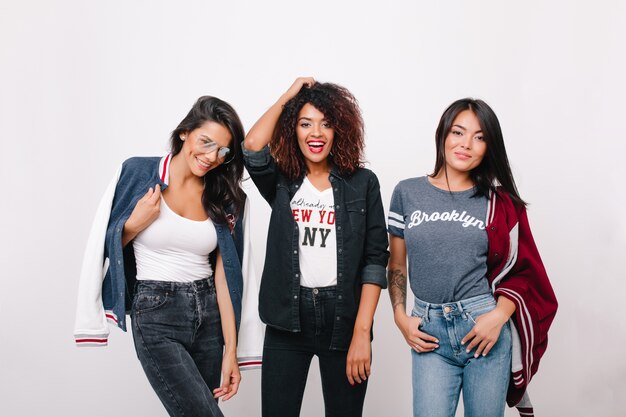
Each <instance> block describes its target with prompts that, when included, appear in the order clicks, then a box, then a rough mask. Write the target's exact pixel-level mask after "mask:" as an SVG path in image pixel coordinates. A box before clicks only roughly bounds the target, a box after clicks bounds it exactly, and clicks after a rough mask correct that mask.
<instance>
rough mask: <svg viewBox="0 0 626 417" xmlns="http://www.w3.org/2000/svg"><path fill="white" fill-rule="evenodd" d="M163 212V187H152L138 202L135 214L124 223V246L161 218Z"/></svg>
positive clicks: (134, 210)
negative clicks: (160, 214)
mask: <svg viewBox="0 0 626 417" xmlns="http://www.w3.org/2000/svg"><path fill="white" fill-rule="evenodd" d="M160 212H161V186H160V185H159V184H157V185H155V186H154V189H153V188H152V187H151V188H150V189H149V190H148V192H147V193H145V194H144V195H143V197H141V199H139V201H137V204H136V205H135V208H134V209H133V212H132V213H131V214H130V217H129V218H128V220H126V223H124V236H123V244H124V245H126V244H127V243H128V242H130V241H131V240H133V239H134V238H135V236H137V235H138V234H139V233H141V231H143V230H144V229H145V228H146V227H148V226H150V224H152V222H153V221H155V220H156V219H157V217H159V213H160Z"/></svg>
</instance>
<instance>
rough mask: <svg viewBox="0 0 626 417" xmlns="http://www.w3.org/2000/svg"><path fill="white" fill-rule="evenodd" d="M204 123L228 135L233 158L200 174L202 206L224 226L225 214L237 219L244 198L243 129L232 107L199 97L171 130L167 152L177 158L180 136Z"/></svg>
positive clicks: (225, 221) (181, 145)
mask: <svg viewBox="0 0 626 417" xmlns="http://www.w3.org/2000/svg"><path fill="white" fill-rule="evenodd" d="M205 122H215V123H219V124H221V125H222V126H224V127H225V128H226V129H228V131H229V132H230V135H231V141H230V145H229V148H230V151H231V153H232V154H233V159H232V160H231V161H230V162H228V163H227V164H221V165H220V166H218V167H216V168H214V169H212V170H210V171H209V172H207V173H206V174H205V175H204V177H203V178H204V191H203V192H202V205H203V206H204V209H205V210H206V212H207V214H208V216H209V217H210V218H211V220H214V221H216V222H219V223H224V224H228V222H229V219H228V213H227V212H226V209H228V210H229V212H231V211H232V212H234V213H233V214H234V215H235V216H237V215H238V214H239V213H240V211H241V209H242V208H243V204H244V202H245V199H246V195H245V193H244V192H243V189H242V188H241V178H242V176H243V153H242V151H241V142H242V141H243V139H244V136H245V135H244V130H243V125H242V124H241V120H239V116H238V115H237V112H235V109H233V107H232V106H231V105H230V104H228V103H226V102H225V101H223V100H220V99H219V98H216V97H211V96H202V97H200V98H199V99H198V100H197V101H196V103H195V104H194V105H193V107H192V108H191V110H190V111H189V113H188V114H187V116H185V118H184V119H183V120H182V121H181V122H180V123H179V124H178V127H177V128H176V129H174V131H172V135H171V136H170V150H171V153H172V156H174V155H177V154H178V153H179V152H180V151H181V149H182V148H183V141H182V140H181V139H180V135H181V134H183V133H188V132H191V131H192V130H194V129H197V128H199V127H200V126H202V125H203V124H204V123H205Z"/></svg>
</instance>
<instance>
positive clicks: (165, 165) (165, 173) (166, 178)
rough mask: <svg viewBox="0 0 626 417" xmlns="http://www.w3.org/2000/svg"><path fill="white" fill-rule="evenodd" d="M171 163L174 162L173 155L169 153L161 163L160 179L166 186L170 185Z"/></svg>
mask: <svg viewBox="0 0 626 417" xmlns="http://www.w3.org/2000/svg"><path fill="white" fill-rule="evenodd" d="M170 162H172V154H171V153H168V154H167V155H165V156H164V157H163V158H161V162H160V163H159V177H160V178H161V182H162V183H163V184H165V185H169V182H170Z"/></svg>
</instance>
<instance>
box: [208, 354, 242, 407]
mask: <svg viewBox="0 0 626 417" xmlns="http://www.w3.org/2000/svg"><path fill="white" fill-rule="evenodd" d="M240 383H241V372H240V371H239V364H238V363H237V354H236V353H234V352H226V353H224V358H223V359H222V385H221V386H220V387H219V388H215V389H214V390H213V397H214V398H221V399H222V401H228V400H229V399H230V398H232V397H233V396H234V395H235V394H237V391H238V390H239V384H240Z"/></svg>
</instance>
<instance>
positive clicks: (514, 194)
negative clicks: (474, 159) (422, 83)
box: [432, 98, 526, 206]
mask: <svg viewBox="0 0 626 417" xmlns="http://www.w3.org/2000/svg"><path fill="white" fill-rule="evenodd" d="M465 110H469V111H471V112H472V113H474V114H475V115H476V118H477V119H478V122H479V123H480V128H481V130H482V131H483V138H484V140H485V143H486V144H487V151H486V152H485V156H484V157H483V160H482V161H481V163H480V165H478V166H477V167H476V168H474V169H473V170H472V171H471V172H470V178H471V179H472V181H473V182H474V184H475V186H476V194H475V196H485V197H488V196H489V191H490V190H494V191H495V188H496V186H497V185H501V186H502V188H503V189H504V191H506V192H507V193H508V194H509V196H510V197H511V199H512V200H513V202H515V203H517V204H520V205H524V206H525V205H526V202H525V201H524V200H522V198H521V197H520V195H519V192H518V191H517V186H516V185H515V180H514V179H513V173H512V172H511V166H510V165H509V158H508V157H507V155H506V148H505V147H504V138H503V136H502V129H501V128H500V122H499V121H498V117H497V116H496V114H495V113H494V111H493V110H492V109H491V107H489V105H488V104H487V103H485V102H484V101H482V100H478V99H473V98H463V99H461V100H457V101H455V102H454V103H452V104H450V106H449V107H448V108H447V109H446V111H444V112H443V115H442V116H441V120H439V126H437V132H436V133H435V142H436V146H437V161H436V162H435V170H434V172H433V174H432V175H437V174H438V173H439V172H440V171H441V170H442V169H443V170H444V173H445V175H446V179H447V178H448V171H447V169H446V152H445V143H446V137H447V136H448V134H449V133H450V129H451V128H452V123H453V122H454V119H456V117H457V116H458V115H459V113H461V112H462V111H465Z"/></svg>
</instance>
